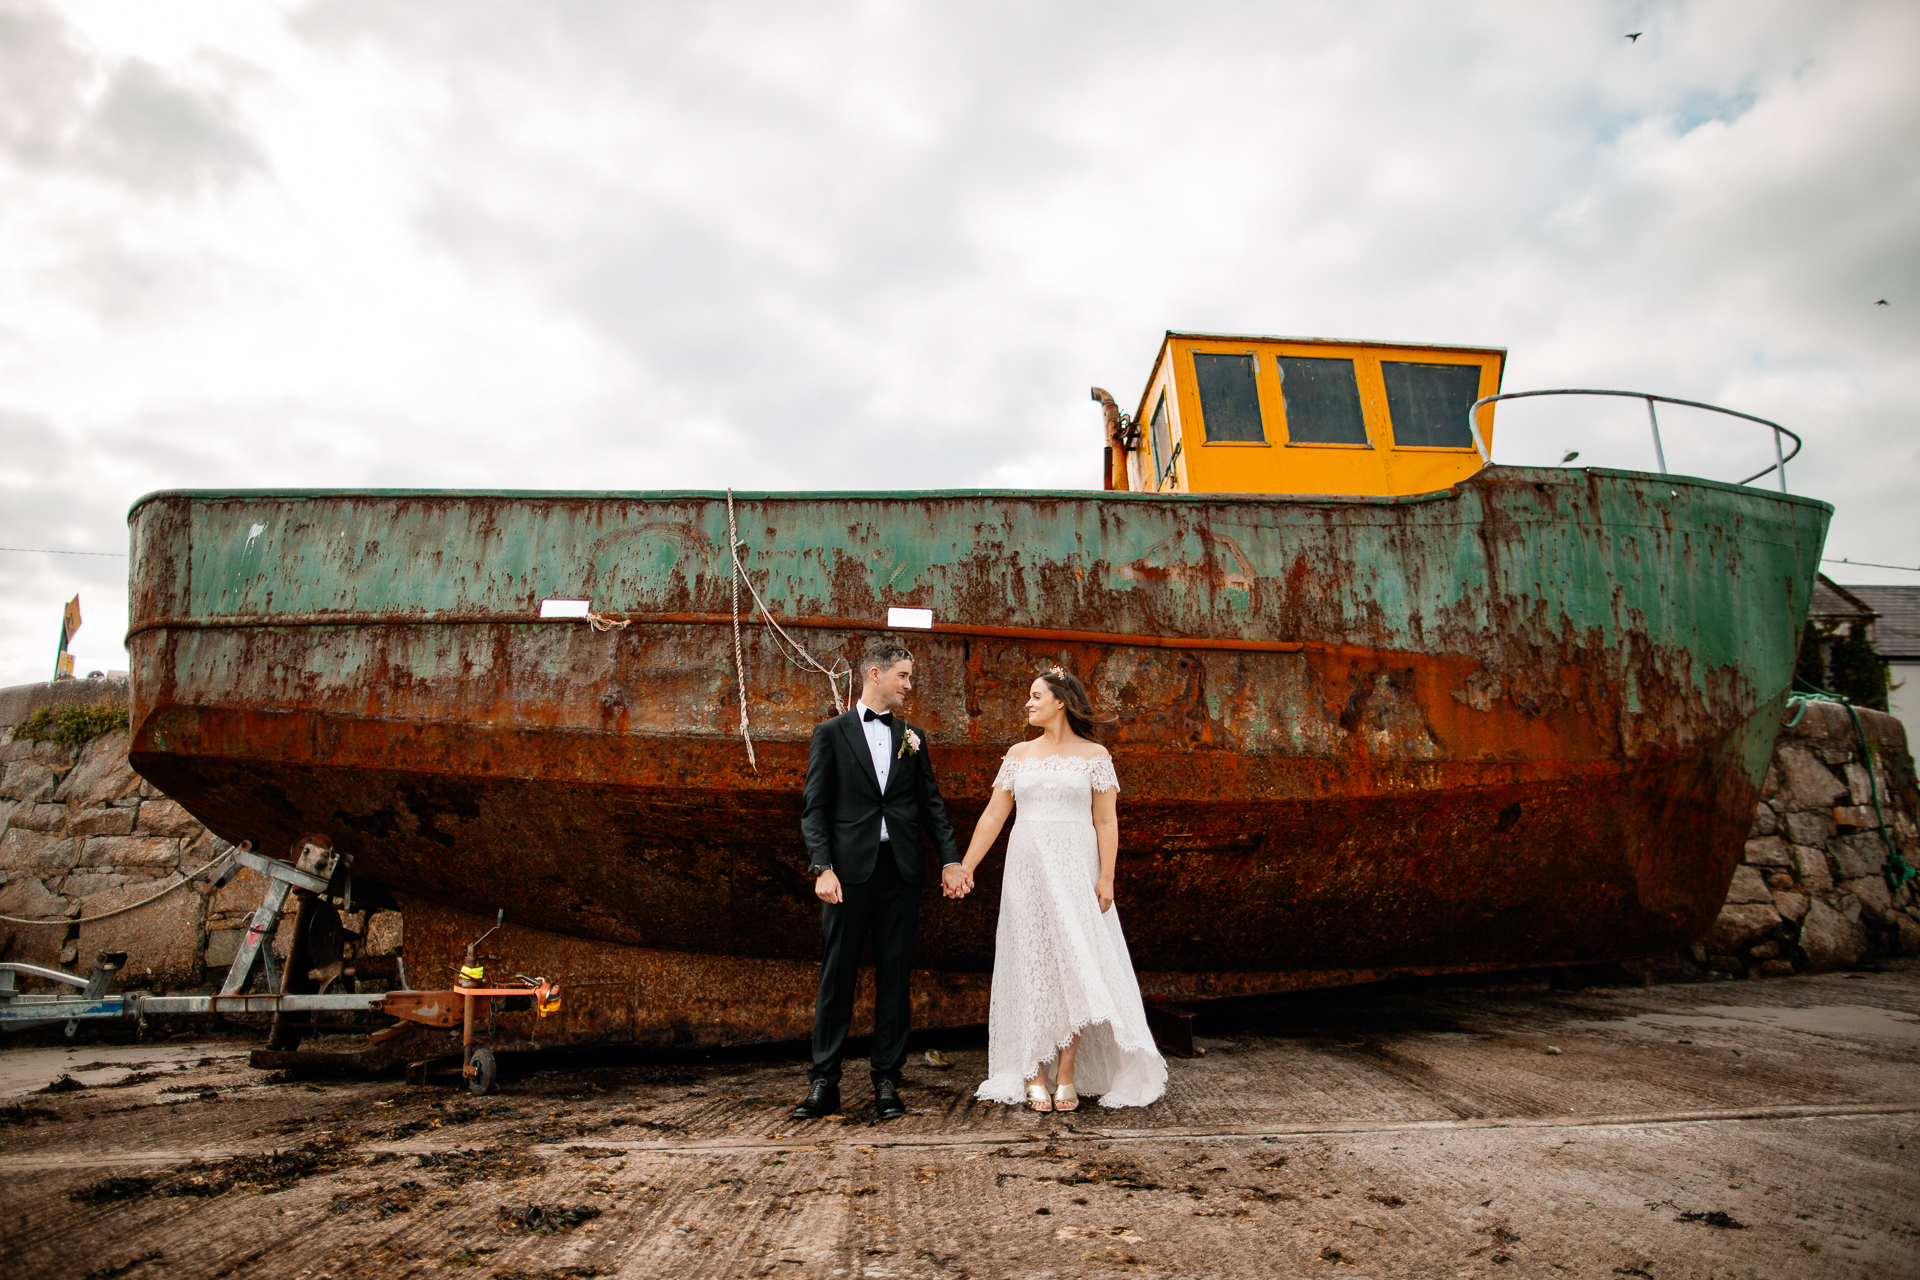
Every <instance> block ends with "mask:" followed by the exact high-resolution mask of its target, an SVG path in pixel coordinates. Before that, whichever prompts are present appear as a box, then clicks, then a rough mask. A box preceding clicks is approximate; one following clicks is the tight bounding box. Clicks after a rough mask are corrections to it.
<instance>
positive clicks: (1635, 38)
mask: <svg viewBox="0 0 1920 1280" xmlns="http://www.w3.org/2000/svg"><path fill="white" fill-rule="evenodd" d="M1645 34H1647V33H1646V32H1644V31H1629V32H1627V39H1628V40H1630V41H1632V42H1633V43H1634V44H1639V43H1640V37H1641V36H1643V35H1645Z"/></svg>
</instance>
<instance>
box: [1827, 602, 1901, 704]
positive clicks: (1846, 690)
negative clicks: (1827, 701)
mask: <svg viewBox="0 0 1920 1280" xmlns="http://www.w3.org/2000/svg"><path fill="white" fill-rule="evenodd" d="M1827 680H1828V681H1829V683H1828V685H1827V687H1828V688H1829V689H1832V690H1833V691H1834V692H1835V693H1837V694H1839V695H1840V696H1841V697H1843V698H1846V699H1848V700H1849V701H1851V702H1852V703H1853V704H1854V705H1855V706H1857V707H1872V708H1873V709H1874V710H1875V711H1885V710H1886V709H1887V663H1886V660H1885V659H1884V658H1882V657H1881V656H1880V655H1879V654H1877V653H1875V652H1874V650H1873V642H1872V641H1871V640H1869V639H1867V628H1866V627H1865V625H1864V624H1862V623H1858V622H1856V623H1853V624H1852V625H1850V626H1849V627H1848V628H1847V634H1846V635H1844V636H1838V635H1837V636H1835V637H1834V638H1833V639H1832V641H1830V642H1829V644H1828V649H1827Z"/></svg>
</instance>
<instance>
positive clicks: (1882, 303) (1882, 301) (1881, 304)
mask: <svg viewBox="0 0 1920 1280" xmlns="http://www.w3.org/2000/svg"><path fill="white" fill-rule="evenodd" d="M1873 305H1874V306H1876V307H1890V306H1892V305H1893V304H1892V303H1891V302H1888V301H1887V300H1886V299H1885V298H1882V299H1880V301H1878V302H1876V303H1874V304H1873Z"/></svg>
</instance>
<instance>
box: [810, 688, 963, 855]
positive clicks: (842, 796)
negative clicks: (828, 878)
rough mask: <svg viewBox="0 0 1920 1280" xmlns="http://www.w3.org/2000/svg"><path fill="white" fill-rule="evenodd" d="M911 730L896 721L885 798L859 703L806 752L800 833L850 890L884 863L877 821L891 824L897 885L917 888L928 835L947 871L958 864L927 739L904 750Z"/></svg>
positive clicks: (825, 725)
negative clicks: (923, 843) (922, 844)
mask: <svg viewBox="0 0 1920 1280" xmlns="http://www.w3.org/2000/svg"><path fill="white" fill-rule="evenodd" d="M910 727H911V726H909V725H907V724H906V723H905V722H903V721H902V720H901V719H900V716H899V714H898V713H897V712H896V713H895V714H894V717H893V763H892V765H891V766H890V767H889V768H888V770H887V790H886V794H884V795H882V794H881V792H880V779H879V777H878V775H876V774H875V773H874V771H873V752H872V751H871V750H869V749H868V747H867V735H866V733H865V732H864V727H863V725H862V724H861V720H860V704H859V703H858V702H856V703H854V704H853V710H851V711H848V712H846V713H845V714H844V715H837V716H835V717H834V718H833V719H831V720H826V721H823V722H821V723H820V724H819V725H817V726H815V728H814V731H813V745H812V746H811V747H809V748H808V749H807V785H806V790H805V791H804V793H803V805H804V807H803V809H802V811H801V814H800V830H801V832H802V833H803V834H804V835H805V836H806V839H807V853H808V855H809V859H810V861H811V862H812V865H814V866H816V867H818V866H831V867H832V868H833V870H834V874H836V875H838V876H839V877H840V878H841V879H842V880H844V881H846V882H847V883H848V884H865V883H866V882H867V881H868V880H869V879H871V878H872V876H873V868H874V865H875V863H876V862H877V861H878V859H879V856H880V819H881V817H882V816H883V815H884V816H885V818H886V820H887V839H888V841H889V843H890V845H891V847H892V849H893V857H894V861H895V862H896V863H898V864H899V867H900V878H901V879H903V880H905V881H906V882H907V883H909V884H918V883H919V882H920V835H921V833H922V832H923V831H924V832H925V833H926V835H927V836H928V838H930V839H931V840H932V841H933V845H934V848H936V849H938V850H939V851H940V861H941V863H942V864H943V865H944V864H945V863H949V862H958V861H960V853H959V851H958V850H957V849H955V848H954V846H953V824H951V823H950V822H948V821H947V806H946V802H945V801H943V800H942V799H941V798H940V783H939V781H938V780H937V779H936V778H935V777H934V776H933V760H932V756H931V753H930V752H929V751H928V749H927V735H926V734H924V733H922V734H920V735H919V737H920V749H919V750H918V751H910V752H908V753H906V754H905V755H902V754H901V753H900V744H901V743H902V742H903V741H904V740H905V738H906V730H907V729H908V728H910Z"/></svg>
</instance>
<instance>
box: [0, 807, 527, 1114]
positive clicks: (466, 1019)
mask: <svg viewBox="0 0 1920 1280" xmlns="http://www.w3.org/2000/svg"><path fill="white" fill-rule="evenodd" d="M294 855H295V857H294V861H293V862H291V863H288V862H283V861H281V860H280V859H278V858H269V857H265V856H263V855H261V854H258V853H256V852H254V851H253V850H252V849H251V848H250V847H249V846H248V845H247V844H245V843H242V844H240V845H237V846H235V847H234V848H233V849H232V850H231V858H232V860H233V865H232V866H231V867H229V868H228V870H227V871H226V872H225V873H223V875H222V876H221V877H220V879H219V880H218V881H217V882H216V883H222V884H223V883H225V882H226V880H227V879H229V878H231V877H232V875H234V874H235V873H237V872H238V871H239V870H240V868H241V867H249V868H251V869H253V870H255V871H258V872H260V873H262V874H263V875H265V876H266V877H267V889H266V892H265V894H264V895H263V896H262V899H261V903H260V906H259V907H258V908H257V909H256V910H255V911H254V913H253V917H252V920H251V922H250V923H249V924H248V926H247V932H246V936H245V937H244V938H243V939H242V941H241V944H240V948H239V950H238V951H237V952H236V953H235V955H234V959H233V964H232V965H231V967H230V968H229V969H228V971H227V978H226V981H225V983H224V984H222V989H221V991H220V992H219V993H218V994H217V995H155V994H153V993H151V992H147V991H117V992H109V991H108V990H107V988H108V987H109V986H110V985H111V984H112V982H113V975H114V974H116V973H118V972H119V971H120V970H121V969H122V968H124V967H125V966H126V963H127V955H126V953H125V952H124V951H110V952H105V953H103V954H101V955H100V956H98V957H96V959H95V961H94V967H93V973H92V974H91V975H89V976H88V977H84V978H83V977H80V976H79V975H77V974H71V973H65V972H63V971H61V970H59V969H47V968H43V967H41V966H39V965H34V964H25V963H21V962H18V961H0V1031H22V1030H26V1029H28V1028H37V1027H45V1026H49V1025H53V1024H57V1023H62V1022H64V1023H65V1024H66V1032H67V1034H68V1035H69V1036H72V1035H74V1034H75V1033H76V1032H77V1031H78V1030H79V1027H80V1024H81V1023H82V1022H97V1021H125V1020H135V1021H137V1022H138V1023H139V1024H140V1026H141V1028H142V1030H143V1031H144V1029H145V1027H146V1023H147V1019H148V1018H150V1017H153V1016H157V1015H161V1014H230V1015H232V1014H251V1015H256V1016H257V1015H261V1014H267V1015H271V1016H272V1017H273V1018H274V1025H275V1027H276V1028H278V1027H280V1026H281V1025H282V1022H283V1020H284V1019H287V1018H289V1017H296V1016H301V1015H305V1016H308V1017H317V1016H318V1015H320V1014H323V1013H327V1014H343V1013H344V1014H354V1013H363V1014H364V1013H371V1014H381V1015H384V1016H386V1017H390V1018H395V1019H397V1021H396V1022H394V1023H393V1024H392V1025H391V1026H386V1027H381V1028H379V1029H377V1030H375V1031H372V1032H371V1033H369V1034H368V1036H367V1046H368V1048H369V1049H373V1048H376V1047H379V1046H385V1045H387V1044H388V1043H389V1042H392V1041H395V1040H397V1039H399V1038H400V1037H401V1036H404V1035H406V1034H407V1033H408V1032H414V1031H419V1030H421V1029H423V1028H425V1029H429V1030H437V1031H451V1030H452V1029H453V1028H455V1027H458V1028H459V1029H460V1045H459V1051H458V1057H459V1059H460V1075H461V1077H462V1078H463V1079H464V1080H465V1081H466V1083H467V1087H468V1089H470V1090H471V1091H472V1092H473V1093H475V1094H488V1093H492V1092H493V1091H494V1089H495V1087H496V1086H497V1084H498V1081H499V1064H498V1062H497V1061H496V1060H495V1058H494V1053H493V1050H492V1048H491V1047H489V1044H488V1043H487V1042H488V1041H490V1040H491V1031H492V1016H491V1015H492V1014H493V1013H494V1012H496V1011H498V1012H501V1013H519V1012H526V1011H529V1010H531V1011H533V1012H535V1013H536V1014H537V1015H538V1016H540V1017H542V1018H544V1017H546V1016H548V1015H549V1014H552V1013H556V1012H558V1011H559V1008H560V991H559V988H558V986H557V985H555V984H554V983H551V982H548V981H547V980H546V979H545V978H539V977H529V976H528V975H526V974H523V973H522V974H515V975H514V977H513V979H512V981H510V982H494V983H491V984H489V983H488V982H487V977H486V967H485V962H487V961H490V960H497V959H498V958H499V957H497V956H492V955H482V954H480V950H479V948H480V944H481V943H483V942H485V941H486V940H487V939H488V938H489V937H491V936H492V935H493V933H494V931H495V930H497V929H498V928H499V927H500V926H501V924H503V923H504V922H505V920H506V912H505V911H504V910H502V911H501V912H500V914H499V917H498V918H497V919H496V920H495V922H494V927H493V928H492V929H489V930H487V932H486V933H483V934H481V935H480V936H479V937H478V938H476V939H474V940H473V942H471V943H469V944H468V945H467V954H466V959H465V962H464V963H462V964H461V966H460V969H459V975H458V977H457V978H456V979H455V981H454V985H453V986H452V987H450V988H444V989H440V990H432V991H420V990H415V989H413V988H412V987H410V986H408V985H407V971H406V964H405V961H404V960H403V959H401V958H400V957H398V956H396V958H395V973H396V975H397V977H398V979H399V982H400V989H399V990H397V991H328V990H325V989H322V990H320V991H317V992H293V991H288V990H287V987H288V985H289V982H290V981H291V979H292V978H293V975H292V973H291V972H289V973H287V974H286V975H284V976H280V975H277V974H276V972H275V965H274V961H273V949H272V945H271V942H272V937H273V934H274V933H275V931H276V930H277V928H278V926H279V922H280V917H281V912H282V910H283V908H284V907H285V905H286V899H287V895H288V893H290V892H292V893H296V894H299V895H302V899H303V900H302V901H301V902H300V903H299V908H300V910H298V911H297V913H296V928H299V927H301V926H302V925H305V924H306V923H307V922H308V921H309V920H311V919H313V918H314V917H313V915H312V913H311V912H310V911H308V910H307V908H308V907H310V906H311V905H313V904H320V905H323V906H324V905H328V904H326V903H325V902H324V898H323V895H325V894H327V892H328V890H329V888H330V885H331V883H332V880H333V877H334V874H335V872H336V871H339V870H342V865H341V857H340V854H339V852H338V850H336V849H334V848H333V845H332V842H331V841H329V840H326V839H325V837H320V836H308V837H305V838H303V839H302V840H300V841H297V842H296V843H295V847H294ZM344 900H345V902H346V903H347V905H348V906H349V908H350V907H351V904H352V881H351V878H350V873H349V879H348V881H347V887H346V892H345V895H344ZM332 919H333V921H334V922H335V924H336V925H337V922H338V916H337V915H335V916H333V917H332ZM256 965H257V966H258V967H259V968H260V969H261V970H262V972H263V976H264V977H265V978H266V981H267V983H268V985H270V986H277V987H279V988H280V989H279V990H278V991H276V992H249V991H246V990H244V988H245V986H246V985H247V982H248V979H249V978H250V977H252V975H253V972H254V969H255V967H256ZM338 976H340V971H339V968H338V966H337V965H336V966H335V972H334V973H333V974H331V975H329V976H328V977H327V978H326V979H325V980H324V983H325V985H331V983H332V982H333V981H334V979H335V978H337V977H338ZM21 978H39V979H42V980H44V981H47V982H51V983H55V984H59V985H62V986H67V987H76V988H79V991H78V993H77V994H75V993H72V992H58V991H56V992H51V993H41V992H26V991H22V990H20V989H19V985H18V984H19V980H20V979H21ZM269 1043H270V1047H271V1042H269ZM414 1056H415V1055H409V1057H414ZM454 1056H455V1054H454V1052H453V1050H452V1048H451V1046H448V1047H447V1048H445V1049H444V1050H443V1051H441V1052H438V1053H433V1054H429V1055H426V1056H425V1057H423V1058H418V1059H417V1060H414V1061H409V1062H408V1064H407V1079H408V1081H409V1082H410V1083H419V1082H421V1081H423V1080H424V1078H425V1076H426V1074H427V1071H428V1069H429V1068H430V1067H432V1066H434V1065H435V1064H436V1063H438V1062H442V1061H448V1060H451V1059H452V1058H453V1057H454Z"/></svg>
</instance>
